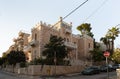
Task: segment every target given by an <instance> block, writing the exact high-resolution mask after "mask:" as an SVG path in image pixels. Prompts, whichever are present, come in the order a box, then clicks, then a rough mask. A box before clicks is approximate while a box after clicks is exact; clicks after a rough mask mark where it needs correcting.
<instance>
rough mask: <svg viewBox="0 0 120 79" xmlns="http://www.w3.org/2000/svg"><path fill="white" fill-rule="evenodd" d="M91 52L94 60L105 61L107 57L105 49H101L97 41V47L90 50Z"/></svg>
mask: <svg viewBox="0 0 120 79" xmlns="http://www.w3.org/2000/svg"><path fill="white" fill-rule="evenodd" d="M90 54H91V56H92V60H93V61H94V62H97V61H103V60H104V59H105V57H104V56H103V51H102V50H101V49H100V46H99V45H98V44H97V43H95V48H94V49H93V50H91V51H90Z"/></svg>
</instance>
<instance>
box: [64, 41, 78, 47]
mask: <svg viewBox="0 0 120 79" xmlns="http://www.w3.org/2000/svg"><path fill="white" fill-rule="evenodd" d="M64 44H65V46H67V47H69V48H77V45H76V44H74V43H72V42H65V43H64Z"/></svg>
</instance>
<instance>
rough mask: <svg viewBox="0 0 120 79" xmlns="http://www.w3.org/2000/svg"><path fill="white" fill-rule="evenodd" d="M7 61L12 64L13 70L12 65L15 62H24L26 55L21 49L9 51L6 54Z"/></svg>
mask: <svg viewBox="0 0 120 79" xmlns="http://www.w3.org/2000/svg"><path fill="white" fill-rule="evenodd" d="M7 61H8V63H9V64H10V65H12V66H13V72H14V67H15V65H16V64H17V63H21V62H26V57H25V54H24V52H23V51H14V50H12V51H10V53H9V54H7Z"/></svg>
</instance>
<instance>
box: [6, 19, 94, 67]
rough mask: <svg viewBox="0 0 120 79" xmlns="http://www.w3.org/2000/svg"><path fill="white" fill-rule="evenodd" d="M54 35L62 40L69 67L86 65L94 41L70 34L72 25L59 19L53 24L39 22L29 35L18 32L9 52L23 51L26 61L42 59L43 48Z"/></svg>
mask: <svg viewBox="0 0 120 79" xmlns="http://www.w3.org/2000/svg"><path fill="white" fill-rule="evenodd" d="M51 35H56V36H58V37H62V38H63V39H64V41H65V42H64V44H65V46H66V47H67V50H68V52H69V53H68V57H69V58H68V59H69V60H70V61H71V65H83V64H87V63H86V61H88V60H86V59H87V58H90V55H89V51H90V50H93V45H94V44H93V41H94V39H93V38H91V37H90V36H87V35H86V34H85V35H82V36H81V35H75V34H73V33H72V23H66V22H64V21H63V20H62V17H60V19H59V21H58V22H57V23H56V24H54V25H50V24H48V25H47V24H46V23H43V22H40V23H38V24H36V26H35V27H33V28H32V29H31V34H28V33H25V32H21V31H20V32H19V34H18V38H16V39H14V42H15V44H13V45H12V46H10V48H9V49H8V51H7V52H9V51H10V50H23V51H24V52H25V54H26V56H27V58H28V59H27V61H31V60H34V59H35V58H42V57H43V56H42V51H43V50H44V49H45V48H44V46H45V44H46V43H48V42H49V39H50V36H51Z"/></svg>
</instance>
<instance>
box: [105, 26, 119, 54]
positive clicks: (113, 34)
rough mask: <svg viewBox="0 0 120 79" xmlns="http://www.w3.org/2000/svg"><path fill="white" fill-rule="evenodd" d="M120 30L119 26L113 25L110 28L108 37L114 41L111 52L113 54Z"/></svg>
mask: <svg viewBox="0 0 120 79" xmlns="http://www.w3.org/2000/svg"><path fill="white" fill-rule="evenodd" d="M119 33H120V31H119V28H117V27H112V28H111V29H109V30H108V32H107V34H106V37H107V38H108V39H109V40H111V43H112V49H111V54H113V50H114V40H115V39H116V37H118V35H119Z"/></svg>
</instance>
